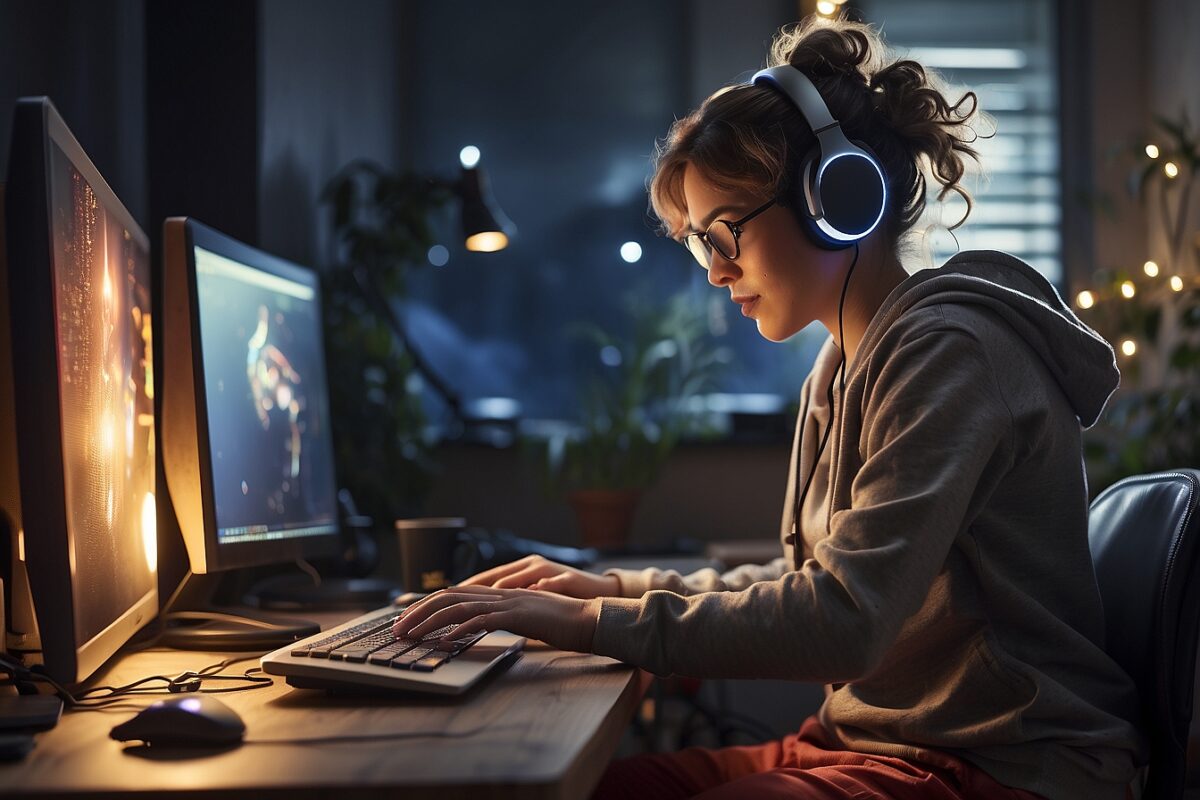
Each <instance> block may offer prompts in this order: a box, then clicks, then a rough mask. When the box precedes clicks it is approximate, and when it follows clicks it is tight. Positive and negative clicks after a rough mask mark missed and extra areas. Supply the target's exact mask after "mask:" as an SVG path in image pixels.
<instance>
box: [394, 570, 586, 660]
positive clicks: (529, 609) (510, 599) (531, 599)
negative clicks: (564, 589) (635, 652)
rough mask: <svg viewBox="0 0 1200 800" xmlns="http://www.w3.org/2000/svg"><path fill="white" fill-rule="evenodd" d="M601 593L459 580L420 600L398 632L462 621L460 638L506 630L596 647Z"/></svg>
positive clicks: (565, 645)
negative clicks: (582, 595) (585, 595)
mask: <svg viewBox="0 0 1200 800" xmlns="http://www.w3.org/2000/svg"><path fill="white" fill-rule="evenodd" d="M599 613H600V601H599V600H598V599H590V600H582V599H578V598H573V597H564V596H562V595H559V594H553V593H551V592H535V591H530V590H528V589H495V588H490V587H484V586H455V587H452V588H450V589H443V590H442V591H440V592H434V593H433V594H431V595H429V596H428V597H426V598H424V599H422V600H419V601H417V602H416V603H414V604H413V605H411V606H409V607H408V609H407V610H406V611H405V612H404V613H403V614H401V615H400V617H399V618H398V619H397V620H396V622H395V624H394V625H393V626H392V633H394V634H395V635H396V638H405V637H406V638H410V639H419V638H421V637H422V636H425V635H426V634H428V633H430V632H431V631H435V630H437V629H438V628H441V627H443V626H446V625H451V624H455V623H457V624H458V628H456V629H455V631H454V633H453V634H452V635H453V636H454V638H458V637H459V636H465V635H467V634H469V633H473V632H475V631H495V630H505V631H509V632H511V633H515V634H517V635H519V636H528V637H529V638H531V639H538V640H540V641H543V642H545V643H546V644H548V645H551V646H553V647H557V648H558V649H560V650H574V651H577V652H581V653H590V652H591V650H592V637H593V636H595V633H596V617H597V615H598V614H599Z"/></svg>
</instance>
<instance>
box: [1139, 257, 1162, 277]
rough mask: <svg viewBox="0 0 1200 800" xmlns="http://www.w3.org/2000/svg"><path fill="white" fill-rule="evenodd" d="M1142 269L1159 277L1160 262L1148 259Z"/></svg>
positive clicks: (1149, 274)
mask: <svg viewBox="0 0 1200 800" xmlns="http://www.w3.org/2000/svg"><path fill="white" fill-rule="evenodd" d="M1142 269H1143V270H1145V272H1146V274H1147V275H1148V276H1150V277H1151V278H1157V277H1158V264H1156V263H1154V262H1153V261H1147V262H1146V263H1145V264H1143V265H1142Z"/></svg>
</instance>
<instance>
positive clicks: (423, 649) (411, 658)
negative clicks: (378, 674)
mask: <svg viewBox="0 0 1200 800" xmlns="http://www.w3.org/2000/svg"><path fill="white" fill-rule="evenodd" d="M432 652H433V645H424V644H423V645H420V646H418V647H414V648H413V649H411V650H409V651H408V652H407V653H402V654H401V655H398V656H396V657H395V658H393V659H392V661H391V666H392V669H409V668H410V667H412V665H413V664H415V663H416V662H418V661H420V660H421V659H422V658H424V657H425V656H427V655H429V654H430V653H432Z"/></svg>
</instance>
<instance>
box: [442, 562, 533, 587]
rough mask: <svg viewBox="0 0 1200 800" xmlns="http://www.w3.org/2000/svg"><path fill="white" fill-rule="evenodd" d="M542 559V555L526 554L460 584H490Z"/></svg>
mask: <svg viewBox="0 0 1200 800" xmlns="http://www.w3.org/2000/svg"><path fill="white" fill-rule="evenodd" d="M537 560H541V556H525V557H524V558H519V559H517V560H516V561H510V562H508V563H507V564H501V565H500V566H498V567H492V568H491V569H488V570H484V571H483V572H480V573H477V574H475V575H472V576H471V577H469V578H467V579H466V580H465V581H461V582H460V583H459V584H458V585H459V586H490V585H492V584H493V583H495V582H496V581H497V580H499V579H500V578H504V577H506V576H508V575H511V574H513V573H514V572H520V571H521V570H523V569H526V568H527V567H529V565H530V564H533V563H535V561H537Z"/></svg>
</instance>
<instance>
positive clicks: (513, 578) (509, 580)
mask: <svg viewBox="0 0 1200 800" xmlns="http://www.w3.org/2000/svg"><path fill="white" fill-rule="evenodd" d="M557 573H558V567H557V565H555V564H551V563H550V562H548V561H546V562H543V563H541V564H532V565H530V566H529V567H527V568H525V569H523V570H521V571H520V572H514V573H513V574H512V575H506V576H505V577H503V578H500V579H499V580H497V581H495V582H494V583H493V584H492V586H493V588H496V589H524V588H525V587H526V586H529V585H530V584H534V583H537V582H538V581H539V580H541V579H542V578H547V577H550V576H551V575H555V574H557Z"/></svg>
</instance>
